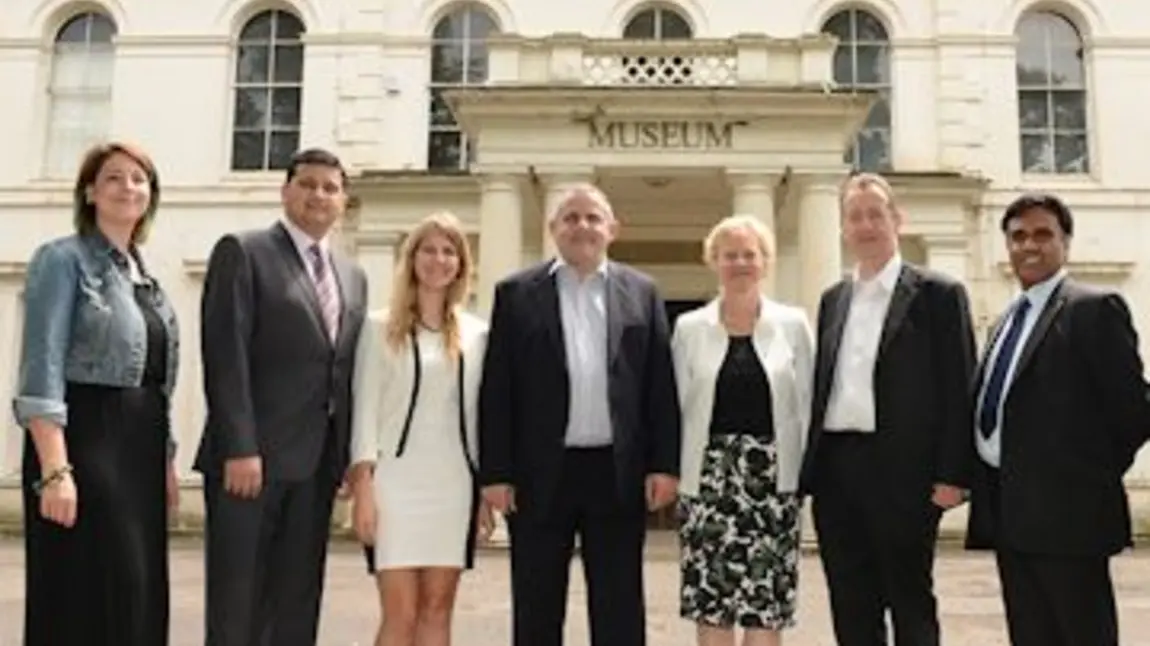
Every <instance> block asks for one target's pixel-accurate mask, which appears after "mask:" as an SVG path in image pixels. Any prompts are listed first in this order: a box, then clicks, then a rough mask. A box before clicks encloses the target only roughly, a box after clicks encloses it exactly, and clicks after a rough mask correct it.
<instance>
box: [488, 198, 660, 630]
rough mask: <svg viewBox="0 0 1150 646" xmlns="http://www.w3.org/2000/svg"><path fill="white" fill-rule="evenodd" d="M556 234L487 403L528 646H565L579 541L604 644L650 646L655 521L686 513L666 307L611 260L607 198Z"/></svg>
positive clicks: (498, 334) (574, 202) (501, 353)
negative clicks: (665, 512)
mask: <svg viewBox="0 0 1150 646" xmlns="http://www.w3.org/2000/svg"><path fill="white" fill-rule="evenodd" d="M548 223H549V227H550V230H551V234H552V236H553V238H554V240H555V243H556V247H557V249H558V252H559V257H558V258H557V259H555V260H551V261H547V262H544V263H541V264H539V265H536V266H535V267H532V268H530V269H527V270H525V271H522V272H520V273H518V274H515V275H513V276H511V277H509V278H507V279H505V280H503V281H501V282H500V283H499V284H498V285H497V287H496V291H495V301H494V306H493V311H492V314H491V330H490V335H489V338H488V346H487V357H486V361H485V365H484V371H483V385H482V387H481V391H480V412H479V415H480V424H479V432H480V436H479V446H480V449H479V456H480V471H481V478H482V482H483V483H484V485H485V487H484V490H483V495H484V497H485V498H486V500H487V501H488V502H489V503H490V504H491V505H492V507H493V508H495V509H497V510H499V511H500V512H501V513H502V514H503V515H504V517H505V518H506V519H507V523H508V530H509V533H510V538H511V581H512V583H511V585H512V595H513V603H514V640H513V643H514V644H515V646H560V644H562V642H563V622H564V616H565V614H566V609H567V579H568V571H569V568H570V561H571V556H572V552H573V548H574V541H575V537H576V535H578V536H579V540H580V553H581V555H582V560H583V572H584V576H585V578H586V579H587V588H588V593H587V597H588V604H589V612H590V616H591V644H592V646H643V645H644V644H645V643H646V621H645V610H644V606H645V604H644V599H643V596H644V593H643V544H644V538H645V535H646V531H645V530H646V512H647V511H648V510H655V509H659V508H661V507H663V506H665V505H667V504H668V503H670V502H671V501H672V500H673V499H674V496H675V490H676V488H677V483H678V474H679V445H680V428H679V408H678V400H677V397H676V390H675V378H674V373H673V370H672V366H671V348H670V334H669V329H668V324H667V320H666V315H665V312H664V310H663V302H662V299H661V298H660V297H659V295H658V293H657V291H656V289H655V284H654V283H653V282H652V280H651V279H650V278H648V277H647V276H645V275H643V274H641V273H639V272H637V271H635V270H634V269H631V268H628V267H626V266H624V265H621V264H619V263H615V262H611V261H608V260H607V259H606V251H607V246H608V244H609V243H610V242H611V240H612V239H613V238H614V236H615V232H616V229H617V227H618V224H617V222H616V220H615V216H614V214H613V212H612V210H611V206H610V204H609V202H608V201H607V199H606V197H604V195H603V194H602V193H601V192H600V191H599V190H598V189H596V188H595V187H593V186H581V187H578V188H575V189H573V190H572V191H571V192H570V193H569V194H567V195H566V196H565V198H564V199H563V200H561V202H560V203H559V205H558V206H557V208H556V210H555V212H554V213H551V214H549V216H548Z"/></svg>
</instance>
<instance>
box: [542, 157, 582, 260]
mask: <svg viewBox="0 0 1150 646" xmlns="http://www.w3.org/2000/svg"><path fill="white" fill-rule="evenodd" d="M541 179H542V180H543V186H544V189H545V195H544V198H543V209H542V210H543V221H542V222H541V223H540V235H541V236H542V238H541V240H540V247H539V249H540V254H539V255H540V259H541V260H546V259H547V258H551V257H552V256H554V255H555V241H554V240H552V239H551V230H550V227H549V226H548V224H549V223H550V219H551V215H552V214H553V213H554V212H555V209H556V208H558V207H559V201H560V200H562V199H563V198H564V197H565V196H566V195H567V192H568V191H570V190H571V189H572V188H574V187H575V186H578V185H579V184H593V183H594V180H595V174H594V172H593V171H592V170H591V169H590V168H587V169H580V170H569V171H563V172H544V173H543V174H542V175H541Z"/></svg>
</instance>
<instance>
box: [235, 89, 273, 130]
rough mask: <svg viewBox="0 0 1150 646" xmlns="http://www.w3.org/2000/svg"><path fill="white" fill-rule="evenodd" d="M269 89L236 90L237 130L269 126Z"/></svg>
mask: <svg viewBox="0 0 1150 646" xmlns="http://www.w3.org/2000/svg"><path fill="white" fill-rule="evenodd" d="M269 94H270V90H268V89H267V88H242V89H238V90H236V116H235V126H236V127H237V128H266V127H267V125H268V98H269Z"/></svg>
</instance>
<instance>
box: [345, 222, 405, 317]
mask: <svg viewBox="0 0 1150 646" xmlns="http://www.w3.org/2000/svg"><path fill="white" fill-rule="evenodd" d="M354 235H355V248H356V253H355V255H356V258H357V259H358V260H359V264H360V266H361V267H363V271H364V272H365V273H366V274H367V308H368V311H373V310H377V309H381V308H384V307H387V303H388V301H389V300H390V299H391V286H392V281H393V280H394V279H395V269H396V262H397V260H398V258H397V256H396V254H397V253H398V251H399V243H400V240H402V238H403V236H402V235H401V234H399V233H396V232H393V231H372V230H371V229H367V230H363V229H361V230H359V231H357V232H355V234H354Z"/></svg>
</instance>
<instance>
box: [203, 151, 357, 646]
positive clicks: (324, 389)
mask: <svg viewBox="0 0 1150 646" xmlns="http://www.w3.org/2000/svg"><path fill="white" fill-rule="evenodd" d="M346 183H347V174H346V173H345V171H344V169H343V166H342V165H341V163H340V161H339V159H338V158H337V157H336V156H335V155H333V154H331V153H329V152H327V151H324V150H319V149H310V150H304V151H301V152H299V153H297V154H296V155H295V156H294V157H293V158H292V160H291V162H290V164H289V165H288V169H287V179H286V181H285V182H284V185H283V189H282V201H283V208H284V218H283V219H282V220H281V221H279V222H277V223H276V224H274V225H273V226H271V227H270V228H267V229H262V230H258V231H250V232H246V233H240V234H229V235H226V236H224V237H223V238H221V239H220V241H219V242H218V243H216V246H215V248H214V249H213V250H212V253H211V259H210V260H209V262H208V272H207V276H206V278H205V280H204V291H203V300H202V304H201V307H202V311H201V316H202V344H201V351H202V357H203V371H204V393H205V395H206V397H207V409H208V410H207V421H206V424H205V428H204V435H203V439H202V441H201V443H200V450H199V453H198V454H197V456H196V464H195V468H196V470H198V471H200V472H201V473H203V475H204V499H205V509H206V512H207V513H206V520H207V526H206V539H207V549H206V569H207V613H206V617H205V621H206V627H205V635H206V636H205V643H206V644H207V646H257V645H259V646H263V645H265V644H275V646H312V645H314V644H315V641H316V633H317V628H318V623H319V621H318V616H319V607H320V598H321V596H322V593H323V572H324V561H325V558H326V555H327V541H328V527H329V521H330V518H331V510H332V502H333V499H334V497H335V494H336V490H337V488H338V487H339V484H340V482H341V479H342V477H343V474H344V470H345V469H346V468H347V454H348V451H347V442H348V433H349V430H348V429H349V424H350V408H351V404H350V395H351V376H352V372H353V370H354V365H353V362H354V355H355V340H356V338H357V337H358V336H359V329H360V327H361V326H362V324H363V318H364V309H365V306H366V301H367V278H366V276H365V275H364V272H363V270H362V269H360V268H359V267H357V266H356V265H355V264H354V263H353V262H352V261H351V260H350V259H348V258H347V257H345V256H343V255H342V254H340V253H339V251H338V250H336V249H334V248H333V247H332V245H331V243H330V236H329V232H330V231H331V228H332V226H333V225H334V224H335V223H336V221H337V220H338V219H339V218H340V217H341V216H342V215H343V213H344V210H345V208H346V205H347V192H346Z"/></svg>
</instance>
